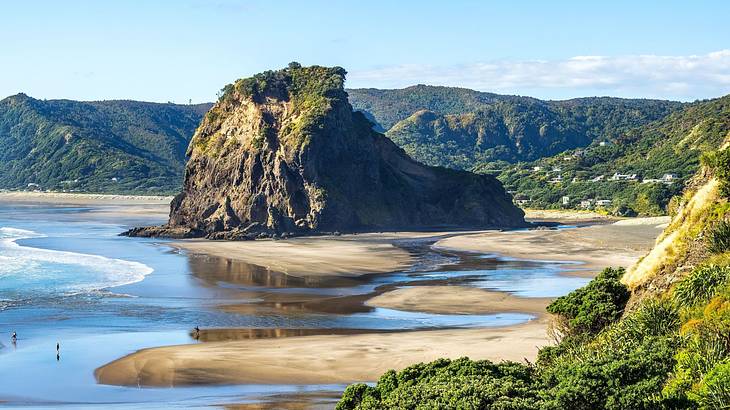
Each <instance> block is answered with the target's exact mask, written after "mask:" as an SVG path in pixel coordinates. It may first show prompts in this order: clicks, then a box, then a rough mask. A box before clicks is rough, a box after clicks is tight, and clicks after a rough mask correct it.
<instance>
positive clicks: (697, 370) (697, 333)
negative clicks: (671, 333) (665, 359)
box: [664, 289, 730, 404]
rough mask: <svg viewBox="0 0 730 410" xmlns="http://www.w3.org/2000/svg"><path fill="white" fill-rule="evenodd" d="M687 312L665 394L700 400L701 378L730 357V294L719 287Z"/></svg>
mask: <svg viewBox="0 0 730 410" xmlns="http://www.w3.org/2000/svg"><path fill="white" fill-rule="evenodd" d="M690 313H692V315H691V316H690V317H689V318H688V320H686V321H685V323H684V325H683V326H682V330H681V332H682V336H683V337H684V342H683V344H682V346H681V348H680V349H679V350H678V352H677V354H676V356H675V360H676V366H675V368H674V369H673V371H672V374H673V376H672V379H671V380H670V381H669V383H668V384H667V386H666V387H665V389H664V394H665V395H666V396H668V397H677V398H685V399H688V400H691V401H693V402H695V403H696V404H699V403H702V400H703V397H704V396H703V395H702V393H701V388H702V381H703V380H704V379H705V378H706V377H707V376H708V375H709V374H710V373H711V372H712V371H713V369H714V368H715V367H716V366H718V365H720V364H721V363H724V362H726V361H727V360H728V358H730V295H729V294H728V292H727V289H722V290H721V291H720V292H719V294H718V295H716V296H714V297H713V298H712V299H711V300H710V301H709V302H708V303H707V304H706V305H704V306H703V307H702V308H701V309H692V310H691V311H690ZM718 372H721V370H718ZM717 377H718V378H719V377H721V376H720V375H718V376H717Z"/></svg>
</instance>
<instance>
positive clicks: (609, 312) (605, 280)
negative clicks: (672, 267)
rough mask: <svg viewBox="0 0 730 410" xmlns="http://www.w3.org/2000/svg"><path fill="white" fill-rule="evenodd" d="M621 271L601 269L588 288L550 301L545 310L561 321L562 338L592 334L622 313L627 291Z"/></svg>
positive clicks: (615, 319)
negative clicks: (563, 336)
mask: <svg viewBox="0 0 730 410" xmlns="http://www.w3.org/2000/svg"><path fill="white" fill-rule="evenodd" d="M623 274H624V269H623V268H618V269H613V268H606V269H604V270H603V271H602V272H601V273H600V274H598V276H597V277H596V278H594V279H593V280H592V281H591V282H589V283H588V285H586V286H584V287H582V288H580V289H577V290H574V291H573V292H571V293H569V294H567V295H565V296H562V297H560V298H558V299H556V300H555V301H554V302H552V303H551V304H550V305H549V306H548V307H547V311H548V312H549V313H552V314H554V315H558V316H559V318H558V321H559V322H560V318H562V319H565V320H564V321H563V325H562V326H561V328H560V329H557V331H558V332H559V333H562V334H563V335H575V334H596V333H598V332H600V331H601V330H602V329H603V328H605V327H606V326H607V325H609V324H611V323H613V322H615V321H617V320H618V319H619V318H620V317H621V315H622V314H623V310H624V307H625V306H626V302H628V300H629V291H628V289H627V288H626V286H625V285H624V284H622V283H621V282H620V279H621V276H622V275H623Z"/></svg>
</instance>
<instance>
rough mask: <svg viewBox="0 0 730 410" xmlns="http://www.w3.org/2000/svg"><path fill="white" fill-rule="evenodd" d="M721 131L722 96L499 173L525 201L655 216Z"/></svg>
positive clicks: (724, 128)
mask: <svg viewBox="0 0 730 410" xmlns="http://www.w3.org/2000/svg"><path fill="white" fill-rule="evenodd" d="M729 133H730V95H728V96H725V97H721V98H716V99H712V100H705V101H699V102H695V103H692V104H689V105H687V106H685V107H684V108H683V109H681V110H678V111H676V112H674V113H672V114H670V115H668V116H666V117H665V118H662V119H661V120H658V121H655V122H652V123H649V124H646V125H644V126H641V127H636V128H633V129H630V130H628V131H626V132H624V133H622V134H621V135H619V136H618V137H616V138H613V139H608V140H605V141H603V142H604V144H603V145H601V144H600V143H593V144H592V145H590V146H589V147H587V148H581V149H575V150H571V151H568V152H564V153H562V154H560V155H556V156H553V157H548V158H543V159H540V160H537V161H534V162H527V163H519V164H515V165H509V166H506V167H504V168H503V169H502V171H501V175H500V179H501V180H502V181H503V182H504V184H505V186H506V187H507V189H509V190H511V191H512V192H513V193H514V195H515V197H516V198H517V199H518V200H520V201H525V206H526V207H532V208H556V207H563V206H569V207H572V208H575V207H578V206H580V203H581V202H582V201H591V200H592V201H594V202H593V203H591V204H590V205H588V206H590V207H595V206H596V203H595V201H596V200H604V201H611V202H610V203H607V202H606V205H605V206H604V208H605V209H606V210H607V211H609V212H613V213H618V214H627V215H632V214H635V213H639V214H645V215H653V214H663V213H665V212H666V211H667V208H668V205H669V201H670V199H671V198H672V197H673V196H675V195H678V194H679V193H680V192H681V191H682V189H683V188H684V182H685V181H687V180H688V179H689V178H691V177H692V176H693V175H694V174H695V172H696V171H697V169H698V167H699V163H700V156H701V154H702V153H703V152H706V151H712V150H716V149H718V148H719V147H720V145H721V144H722V142H723V141H724V140H725V138H727V136H728V134H729ZM490 168H492V166H490V165H488V164H484V165H482V166H477V167H476V171H477V172H480V171H481V172H491V171H492V170H491V169H490ZM616 174H619V176H615V175H616ZM665 175H666V176H670V177H671V179H666V177H665ZM663 178H665V179H663ZM564 197H567V201H568V203H567V204H564V203H563V198H564Z"/></svg>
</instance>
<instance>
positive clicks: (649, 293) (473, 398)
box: [337, 99, 730, 410]
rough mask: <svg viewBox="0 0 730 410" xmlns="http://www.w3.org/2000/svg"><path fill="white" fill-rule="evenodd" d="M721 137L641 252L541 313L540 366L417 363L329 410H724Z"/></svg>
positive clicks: (702, 107)
mask: <svg viewBox="0 0 730 410" xmlns="http://www.w3.org/2000/svg"><path fill="white" fill-rule="evenodd" d="M722 100H724V99H720V100H715V101H714V103H713V102H710V103H709V104H708V103H704V104H697V105H695V106H693V108H691V109H689V111H687V112H685V113H684V114H680V116H679V117H675V120H679V119H682V118H685V116H691V115H700V113H712V112H714V111H713V109H714V108H717V105H723V104H724V103H722V102H720V101H722ZM672 123H673V124H674V126H673V127H670V124H672ZM722 124H723V123H722V122H718V121H717V120H716V119H713V118H708V119H707V120H706V121H699V122H695V123H694V124H691V123H689V124H684V123H681V122H679V123H677V122H676V121H675V122H666V123H661V124H656V126H654V127H650V129H651V130H654V131H653V132H656V133H657V134H656V135H655V136H656V137H657V138H661V136H662V134H661V133H662V132H664V133H669V134H670V135H674V134H675V132H676V133H684V134H685V136H687V137H688V139H687V140H683V141H682V142H683V143H686V145H681V144H680V146H681V147H684V148H685V149H687V148H688V147H694V146H698V145H704V144H708V145H712V144H711V143H710V142H709V141H708V140H707V139H705V138H703V137H702V136H697V134H696V133H692V132H691V131H690V132H689V133H686V131H688V130H693V129H697V130H700V129H705V127H709V128H710V129H713V130H715V129H717V127H721V126H722ZM667 127H669V128H667ZM681 129H683V130H684V131H680V130H681ZM670 130H671V132H670ZM646 132H649V131H646ZM725 132H726V138H724V139H723V140H719V141H718V145H716V146H715V149H720V150H719V151H715V152H705V153H704V155H703V162H704V164H705V166H704V167H703V168H702V170H701V171H700V172H699V173H698V174H697V175H696V176H695V177H694V178H693V179H692V181H691V183H690V184H689V185H688V188H687V190H686V191H685V193H684V195H683V197H682V200H681V201H679V204H678V207H677V211H676V213H675V215H674V217H673V219H672V222H671V223H670V224H669V226H668V227H667V228H666V229H665V231H664V232H663V233H662V235H661V236H660V237H659V239H658V241H657V245H656V246H655V248H654V249H653V250H652V251H651V252H650V253H649V254H648V255H647V256H645V257H644V258H642V259H641V260H640V261H639V262H637V264H635V265H634V266H632V267H630V268H629V269H628V270H626V271H624V269H613V268H607V269H606V270H604V271H603V272H602V273H601V274H600V275H599V276H598V277H596V278H595V279H594V280H593V281H591V282H590V283H589V284H588V285H587V286H585V287H583V288H581V289H578V290H576V291H574V292H571V293H570V294H568V295H566V296H564V297H561V298H558V299H557V300H555V301H554V302H553V303H552V304H551V305H549V306H548V308H547V311H548V312H549V313H551V314H552V326H551V330H552V332H551V333H552V334H553V335H555V337H556V339H557V343H556V344H555V345H553V346H548V347H544V348H542V349H541V350H540V353H539V355H538V360H537V362H536V363H514V362H503V363H499V364H497V363H492V362H489V361H486V360H482V361H472V360H469V359H468V358H462V359H458V360H448V359H441V360H437V361H434V362H431V363H421V364H416V365H413V366H411V367H408V368H406V369H404V370H402V371H399V372H396V371H392V370H391V371H389V372H387V373H385V374H384V375H382V377H381V378H380V379H379V380H378V382H377V384H376V385H374V386H369V385H366V384H355V385H352V386H349V387H348V388H347V389H346V390H345V392H344V394H343V397H342V399H341V401H340V402H339V403H338V405H337V409H339V410H346V409H359V410H365V409H403V408H408V409H416V408H419V409H420V408H423V409H426V408H464V409H467V408H468V409H503V410H518V409H519V410H528V409H534V410H538V409H539V410H558V409H581V410H582V409H586V410H588V409H597V410H598V409H611V410H623V409H647V410H648V409H706V410H710V409H727V408H729V407H730V388H729V386H730V203H729V202H728V200H729V199H730V149H728V148H727V147H728V145H730V136H729V135H727V131H725ZM698 133H699V131H698ZM664 135H666V134H664ZM690 136H691V137H690ZM695 136H697V137H698V138H694V137H695ZM659 145H661V144H659ZM678 149H679V148H678Z"/></svg>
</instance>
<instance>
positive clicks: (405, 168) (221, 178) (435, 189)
mask: <svg viewBox="0 0 730 410" xmlns="http://www.w3.org/2000/svg"><path fill="white" fill-rule="evenodd" d="M344 80H345V71H344V70H343V69H342V68H339V67H335V68H326V67H318V66H313V67H301V66H299V65H298V64H295V63H292V64H291V65H290V66H289V67H288V68H286V69H283V70H279V71H268V72H265V73H263V74H258V75H256V76H254V77H252V78H247V79H242V80H238V81H236V83H235V84H231V85H228V86H226V88H224V93H223V95H222V96H221V98H220V99H219V101H218V103H217V104H216V105H215V106H214V107H213V108H212V109H211V110H210V111H209V112H208V113H207V114H206V116H205V118H204V119H203V121H202V123H201V124H200V126H199V127H198V130H197V131H196V133H195V135H194V136H193V139H192V141H191V143H190V146H189V148H188V155H189V160H188V163H187V167H186V171H185V182H184V187H183V192H181V193H180V194H178V195H177V196H176V197H175V199H174V200H173V201H172V204H171V209H170V220H169V222H168V223H167V224H166V225H164V226H161V227H149V228H136V229H133V230H131V231H129V232H128V233H127V234H128V235H131V236H175V237H195V236H198V237H200V236H205V237H208V238H211V239H247V238H256V237H258V236H272V235H284V236H286V235H300V234H309V233H317V232H335V231H373V230H397V229H445V228H465V227H466V228H487V227H518V226H524V225H525V222H524V219H523V216H524V214H523V212H522V211H521V210H520V209H519V208H517V207H515V206H514V205H513V204H512V198H511V196H510V195H509V194H507V193H506V192H505V190H504V189H503V187H502V185H501V184H500V182H499V181H497V180H496V179H495V178H494V177H492V176H487V175H477V174H473V173H470V172H465V171H455V170H450V169H445V168H438V167H429V166H426V165H423V164H420V163H418V162H416V161H414V160H412V159H411V158H410V157H409V156H408V155H407V154H406V153H405V152H404V151H403V150H402V149H400V148H398V147H397V146H396V145H395V144H394V143H393V142H392V141H390V140H389V139H388V138H387V137H385V136H383V135H382V134H379V133H377V132H375V131H373V130H372V124H371V123H370V122H369V121H368V120H367V119H366V118H365V117H364V116H363V115H362V114H361V113H359V112H353V109H352V107H351V106H350V104H349V103H348V101H347V93H346V92H345V90H344V88H343V84H344Z"/></svg>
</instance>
